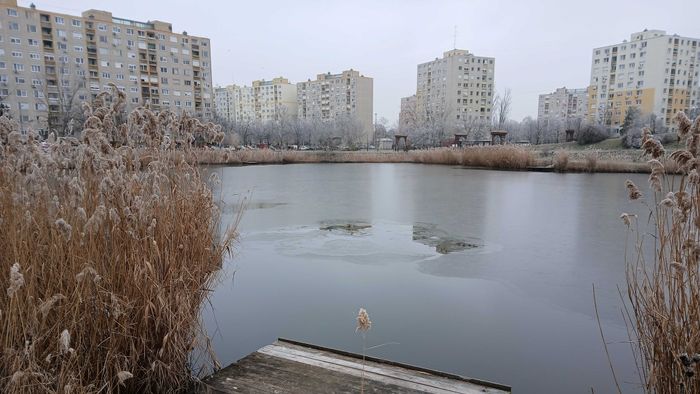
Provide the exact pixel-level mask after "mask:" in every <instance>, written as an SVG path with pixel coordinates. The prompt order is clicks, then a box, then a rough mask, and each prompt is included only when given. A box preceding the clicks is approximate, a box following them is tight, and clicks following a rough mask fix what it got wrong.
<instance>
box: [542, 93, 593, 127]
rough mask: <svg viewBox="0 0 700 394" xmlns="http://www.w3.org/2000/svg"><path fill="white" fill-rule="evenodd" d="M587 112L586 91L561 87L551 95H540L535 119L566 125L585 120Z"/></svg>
mask: <svg viewBox="0 0 700 394" xmlns="http://www.w3.org/2000/svg"><path fill="white" fill-rule="evenodd" d="M587 111H588V89H585V88H583V89H567V88H565V87H563V88H558V89H556V90H555V91H554V92H552V93H548V94H541V95H540V99H539V105H538V108H537V118H538V119H540V120H548V121H557V122H560V123H561V124H563V125H568V123H569V122H570V121H571V120H576V121H579V120H583V119H585V117H586V114H587Z"/></svg>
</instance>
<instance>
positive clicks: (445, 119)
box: [416, 49, 496, 129]
mask: <svg viewBox="0 0 700 394" xmlns="http://www.w3.org/2000/svg"><path fill="white" fill-rule="evenodd" d="M495 63H496V60H495V58H493V57H483V56H476V55H474V54H472V53H470V52H469V51H466V50H462V49H453V50H451V51H447V52H445V53H444V54H443V57H442V58H440V59H438V58H436V59H435V60H433V61H430V62H426V63H421V64H419V65H418V73H417V86H416V113H417V114H416V115H417V116H416V117H417V119H418V122H441V123H443V124H444V125H445V126H446V128H448V129H449V128H459V127H460V125H461V124H463V123H465V122H481V123H486V122H490V121H491V116H492V111H493V96H494V81H495V67H496V64H495Z"/></svg>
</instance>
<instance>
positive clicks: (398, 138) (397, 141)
mask: <svg viewBox="0 0 700 394" xmlns="http://www.w3.org/2000/svg"><path fill="white" fill-rule="evenodd" d="M402 139H403V150H406V151H407V150H408V136H407V135H405V134H394V150H395V151H398V150H399V145H400V144H401V140H402Z"/></svg>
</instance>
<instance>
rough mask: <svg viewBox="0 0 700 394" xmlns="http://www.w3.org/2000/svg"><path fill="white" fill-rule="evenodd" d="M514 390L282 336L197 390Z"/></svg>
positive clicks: (216, 374) (389, 391)
mask: <svg viewBox="0 0 700 394" xmlns="http://www.w3.org/2000/svg"><path fill="white" fill-rule="evenodd" d="M362 376H364V392H366V393H470V394H471V393H510V391H511V389H510V387H508V386H504V385H502V384H497V383H491V382H486V381H481V380H477V379H471V378H465V377H462V376H458V375H453V374H448V373H443V372H438V371H432V370H429V369H425V368H420V367H414V366H411V365H406V364H400V363H395V362H391V361H387V360H382V359H378V358H374V357H366V358H365V361H364V367H363V361H362V355H359V354H354V353H349V352H344V351H340V350H334V349H328V348H324V347H320V346H315V345H309V344H305V343H301V342H296V341H290V340H287V339H281V338H280V339H278V340H277V341H276V342H275V343H273V344H272V345H268V346H265V347H263V348H262V349H259V350H258V351H256V352H254V353H252V354H250V355H248V356H246V357H245V358H243V359H241V360H239V361H238V362H237V363H234V364H231V365H230V366H228V367H226V368H223V369H221V370H219V371H218V372H216V373H214V374H213V375H211V376H209V377H207V378H205V379H203V380H202V384H201V385H200V387H199V388H198V389H197V391H196V392H197V393H359V392H360V386H361V385H362V383H361V382H362Z"/></svg>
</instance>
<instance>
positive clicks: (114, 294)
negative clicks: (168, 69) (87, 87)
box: [0, 95, 232, 393]
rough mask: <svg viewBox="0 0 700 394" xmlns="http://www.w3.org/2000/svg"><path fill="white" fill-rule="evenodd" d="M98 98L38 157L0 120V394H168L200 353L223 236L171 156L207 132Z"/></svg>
mask: <svg viewBox="0 0 700 394" xmlns="http://www.w3.org/2000/svg"><path fill="white" fill-rule="evenodd" d="M101 96H102V95H101ZM103 99H104V97H98V100H97V102H96V103H95V107H94V108H92V107H89V106H87V107H86V112H87V121H86V129H85V131H84V132H83V137H82V139H81V140H80V141H78V140H73V139H64V140H61V141H60V142H51V143H49V145H48V147H44V146H42V145H41V144H40V143H39V142H38V141H37V139H36V137H35V136H34V135H32V134H31V133H30V134H29V135H28V136H23V135H21V134H20V133H19V132H18V127H17V124H16V123H14V122H12V121H10V120H8V119H7V118H0V286H1V287H2V289H3V290H2V293H0V315H1V316H2V319H0V346H2V355H1V356H0V392H3V393H68V392H70V393H96V392H178V391H181V390H183V389H184V388H185V387H186V386H187V384H188V383H189V382H190V381H191V379H192V373H193V371H192V369H191V365H192V364H193V360H192V359H191V357H192V354H193V352H192V350H193V349H200V350H206V336H205V334H204V333H203V331H202V326H201V324H200V319H199V313H200V308H201V306H202V303H203V302H204V301H205V299H206V297H207V294H208V290H209V288H210V287H211V285H212V281H213V280H214V275H212V273H214V272H216V271H217V270H218V269H219V267H220V265H221V263H222V258H223V256H224V254H225V253H226V251H227V250H228V245H229V241H230V239H231V236H232V235H231V233H228V232H227V233H226V234H223V235H220V234H219V222H218V213H217V210H216V206H215V204H214V201H213V199H212V196H211V193H210V189H209V187H208V186H207V184H206V182H205V180H203V179H201V178H200V175H199V172H198V169H197V166H196V165H193V164H190V163H188V161H187V160H184V158H185V157H187V156H188V153H187V152H186V151H185V152H182V151H178V152H176V154H175V153H174V152H175V151H174V149H175V148H174V147H175V146H176V142H178V144H177V146H180V147H181V146H188V144H187V141H193V140H195V139H196V138H202V139H206V138H219V137H220V134H219V133H218V132H217V130H216V129H212V128H211V127H210V126H208V125H203V124H201V123H199V122H198V121H196V120H195V119H191V118H187V117H176V116H175V115H173V114H170V113H161V114H160V115H155V114H153V113H151V112H150V111H148V110H145V109H138V110H136V111H134V112H132V113H131V114H129V115H128V117H127V116H125V115H124V114H122V113H121V112H122V108H123V104H124V101H123V100H124V97H123V96H121V95H120V96H118V97H115V100H114V101H113V103H112V104H108V103H107V102H106V101H104V100H103ZM120 119H125V121H124V122H123V123H120ZM166 130H168V131H169V132H170V133H172V142H168V140H167V139H166V138H164V136H165V132H166ZM178 149H180V148H178ZM199 354H206V352H201V351H200V352H199ZM205 364H208V365H211V364H210V363H205Z"/></svg>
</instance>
